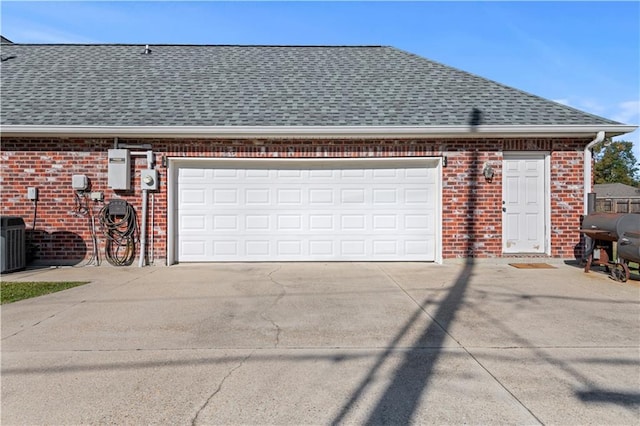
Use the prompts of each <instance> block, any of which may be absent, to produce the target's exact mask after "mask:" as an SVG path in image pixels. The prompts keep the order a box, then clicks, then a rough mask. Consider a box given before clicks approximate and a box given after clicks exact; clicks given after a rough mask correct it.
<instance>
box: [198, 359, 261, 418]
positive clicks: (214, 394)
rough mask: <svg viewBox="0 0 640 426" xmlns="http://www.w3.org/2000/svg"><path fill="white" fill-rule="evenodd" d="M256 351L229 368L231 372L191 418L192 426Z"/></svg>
mask: <svg viewBox="0 0 640 426" xmlns="http://www.w3.org/2000/svg"><path fill="white" fill-rule="evenodd" d="M254 353H255V351H252V352H251V353H250V354H249V355H247V356H246V357H244V358H243V359H242V360H241V361H240V362H239V363H238V365H236V366H235V367H233V368H232V369H231V370H229V372H228V373H227V374H226V376H224V377H223V378H222V380H221V381H220V383H219V384H218V387H217V388H216V390H215V391H214V392H213V393H212V394H211V395H209V398H207V400H206V401H205V402H204V404H202V406H201V407H200V408H199V409H198V411H197V412H196V415H195V416H194V417H193V420H191V426H196V424H197V423H198V417H200V414H202V412H203V411H204V409H205V408H207V406H209V404H210V403H211V401H212V400H213V398H215V397H216V395H218V394H219V393H220V391H221V390H222V387H223V386H224V383H225V382H226V381H227V379H228V378H229V377H231V375H232V374H233V373H234V372H235V371H236V370H238V369H239V368H240V367H242V366H243V365H244V363H245V362H247V360H248V359H249V358H251V356H252V355H253V354H254Z"/></svg>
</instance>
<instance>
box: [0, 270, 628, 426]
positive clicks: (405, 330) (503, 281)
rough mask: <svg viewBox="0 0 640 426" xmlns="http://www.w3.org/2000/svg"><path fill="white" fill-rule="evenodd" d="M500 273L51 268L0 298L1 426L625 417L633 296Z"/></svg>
mask: <svg viewBox="0 0 640 426" xmlns="http://www.w3.org/2000/svg"><path fill="white" fill-rule="evenodd" d="M554 266H556V267H557V268H556V269H541V270H525V269H515V268H513V267H511V266H509V265H507V264H495V263H487V262H476V263H468V264H445V265H434V264H420V263H302V264H300V263H282V264H208V265H200V264H194V265H177V266H172V267H149V268H114V267H99V268H95V267H87V268H59V269H45V270H38V271H25V272H21V273H17V274H11V275H7V276H4V277H3V279H7V280H8V279H11V280H24V281H30V280H83V279H88V280H90V281H91V283H90V284H88V285H85V286H82V287H77V288H74V289H70V290H67V291H64V292H60V293H56V294H52V295H48V296H43V297H39V298H35V299H31V300H26V301H21V302H17V303H13V304H9V305H3V306H2V417H1V420H2V424H3V425H9V424H96V423H101V424H102V423H111V424H158V423H162V424H203V425H204V424H329V423H345V424H353V423H358V424H360V423H368V424H405V423H411V422H414V423H425V424H444V423H446V424H460V423H474V424H478V423H482V424H487V423H508V424H537V423H561V424H637V421H638V420H637V419H638V418H639V416H640V287H638V285H637V282H635V283H631V284H620V283H616V282H614V281H612V280H610V279H608V278H607V277H606V275H604V274H599V273H594V272H592V273H589V274H584V273H583V272H582V271H581V270H580V269H578V268H575V267H571V266H567V265H564V264H561V263H557V264H554Z"/></svg>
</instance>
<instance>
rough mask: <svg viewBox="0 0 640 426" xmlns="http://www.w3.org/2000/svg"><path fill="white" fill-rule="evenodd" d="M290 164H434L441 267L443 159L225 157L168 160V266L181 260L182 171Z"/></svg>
mask: <svg viewBox="0 0 640 426" xmlns="http://www.w3.org/2000/svg"><path fill="white" fill-rule="evenodd" d="M283 161H286V162H287V163H305V162H327V163H330V164H335V166H336V167H339V165H340V163H358V162H362V163H367V162H369V163H383V164H384V163H387V164H392V163H396V164H402V163H414V164H415V163H425V162H428V163H432V164H434V166H435V167H434V168H435V169H436V176H437V182H436V204H437V205H436V208H435V215H436V217H435V223H436V227H435V244H436V247H435V260H434V263H436V264H442V260H443V259H442V208H443V206H442V204H443V202H442V185H443V183H442V180H443V179H442V178H443V176H442V169H443V159H442V157H435V156H423V157H422V156H421V157H380V158H378V157H373V158H371V157H362V158H330V159H328V158H288V159H282V158H224V157H168V158H167V236H166V256H167V257H166V264H167V265H173V264H176V263H179V262H180V260H179V259H178V240H179V238H178V234H177V231H178V172H179V169H180V168H181V167H189V166H191V167H194V166H196V167H197V166H198V165H200V164H202V165H204V164H207V163H208V164H215V163H218V164H220V163H226V164H234V163H235V164H238V165H239V166H240V165H242V164H245V165H246V164H250V163H252V162H257V163H267V164H273V165H277V164H278V163H281V162H283Z"/></svg>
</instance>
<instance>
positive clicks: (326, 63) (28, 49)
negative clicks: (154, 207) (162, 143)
mask: <svg viewBox="0 0 640 426" xmlns="http://www.w3.org/2000/svg"><path fill="white" fill-rule="evenodd" d="M150 48H151V54H142V52H143V51H144V46H140V45H27V44H4V45H2V48H1V55H2V65H1V75H2V77H1V78H2V80H1V81H2V90H1V114H0V116H1V117H0V123H1V124H2V125H61V126H271V125H272V126H446V125H452V126H456V125H468V124H469V117H470V114H471V113H472V111H473V110H474V109H476V110H479V111H481V117H482V121H481V124H485V125H602V124H605V125H608V124H620V123H617V122H615V121H611V120H608V119H604V118H601V117H597V116H594V115H591V114H588V113H585V112H582V111H578V110H576V109H573V108H570V107H567V106H564V105H560V104H557V103H555V102H552V101H549V100H546V99H542V98H540V97H537V96H534V95H531V94H528V93H525V92H522V91H520V90H517V89H514V88H510V87H507V86H505V85H502V84H499V83H496V82H493V81H490V80H487V79H484V78H481V77H478V76H475V75H472V74H469V73H466V72H463V71H460V70H457V69H454V68H451V67H448V66H445V65H442V64H440V63H437V62H433V61H431V60H428V59H425V58H422V57H419V56H416V55H413V54H410V53H406V52H404V51H401V50H398V49H395V48H393V47H384V46H358V47H340V46H332V47H328V46H191V45H152V46H150Z"/></svg>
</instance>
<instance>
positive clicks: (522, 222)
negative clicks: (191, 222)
mask: <svg viewBox="0 0 640 426" xmlns="http://www.w3.org/2000/svg"><path fill="white" fill-rule="evenodd" d="M545 164H546V160H545V154H542V153H505V154H504V159H503V167H502V170H503V181H502V182H503V183H502V185H503V187H502V195H503V201H502V211H503V213H502V250H503V252H504V253H510V254H516V253H545V252H546V241H547V231H546V226H545V224H546V212H545V210H546V196H545V192H546V191H545V188H546V185H545V176H546V172H545Z"/></svg>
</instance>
